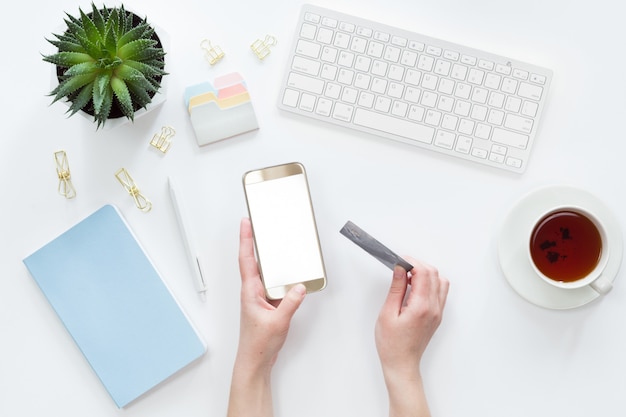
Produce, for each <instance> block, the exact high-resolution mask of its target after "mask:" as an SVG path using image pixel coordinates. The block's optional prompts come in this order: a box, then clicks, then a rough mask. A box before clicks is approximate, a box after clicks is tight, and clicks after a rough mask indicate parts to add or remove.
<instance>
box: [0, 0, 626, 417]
mask: <svg viewBox="0 0 626 417" xmlns="http://www.w3.org/2000/svg"><path fill="white" fill-rule="evenodd" d="M79 4H80V5H81V6H82V7H83V8H89V7H90V3H89V2H88V1H81V2H78V3H77V2H75V1H68V0H58V1H53V2H46V1H42V0H38V1H35V2H25V1H20V2H13V3H12V5H11V12H8V11H6V12H5V13H3V14H2V18H1V19H2V25H0V34H1V36H2V39H3V48H2V56H3V58H2V63H3V65H2V67H1V70H0V71H2V77H1V80H2V93H3V94H2V96H3V97H2V101H1V104H0V106H1V114H2V148H1V150H0V151H1V157H0V158H1V164H0V170H1V172H0V177H1V178H2V184H3V185H2V194H3V197H2V202H3V203H2V215H1V216H0V236H1V239H2V240H1V242H2V243H1V244H2V246H1V248H0V268H1V270H0V329H1V331H2V336H1V342H0V415H2V416H38V415H46V416H51V417H52V416H86V415H88V416H90V417H100V416H112V415H127V416H151V417H159V416H187V417H194V416H219V415H224V413H225V411H226V405H227V400H228V391H229V384H230V373H231V369H232V363H233V360H234V356H235V350H236V346H237V340H238V328H239V326H238V324H239V287H240V285H239V273H238V268H237V248H238V229H239V221H240V219H241V217H243V216H245V215H246V209H245V200H244V194H243V189H242V185H241V176H242V174H243V173H244V172H246V171H248V170H250V169H254V168H259V167H263V166H267V165H273V164H278V163H284V162H291V161H299V162H301V163H303V164H304V165H305V167H306V169H307V173H308V176H309V182H310V187H311V193H312V197H313V203H314V206H315V211H316V215H317V222H318V226H319V232H320V239H321V242H322V248H323V251H324V256H325V259H326V263H327V265H326V267H327V272H328V277H329V278H328V279H329V282H328V287H327V288H326V289H325V290H324V291H323V292H320V293H317V294H311V295H310V296H309V297H307V299H306V300H305V302H304V304H303V305H302V307H301V309H300V310H299V311H298V312H297V314H296V316H295V318H294V320H293V323H292V328H291V332H290V334H289V338H288V340H287V342H286V344H285V347H284V349H283V351H282V353H281V355H280V357H279V360H278V363H277V365H276V367H275V370H274V374H273V386H274V396H275V409H276V415H277V416H299V417H313V416H316V417H317V416H363V417H374V416H381V415H385V414H386V413H387V399H386V392H385V388H384V384H383V381H382V374H381V371H380V368H379V363H378V359H377V355H376V351H375V347H374V337H373V328H374V322H375V319H376V316H377V314H378V311H379V308H380V306H381V304H382V302H383V299H384V296H385V294H386V291H387V288H388V284H389V279H390V272H389V270H387V269H386V268H385V267H384V266H383V265H382V264H380V263H378V262H377V261H375V260H374V259H373V258H371V257H370V256H368V255H367V254H365V252H363V251H362V250H360V249H359V248H357V247H356V246H355V245H354V244H352V243H350V242H349V241H348V240H347V239H346V238H345V237H343V236H341V235H340V234H339V229H340V228H341V227H342V226H343V224H344V223H345V222H346V221H347V220H352V221H354V222H355V223H356V224H358V225H359V226H361V227H363V228H364V229H365V230H366V231H368V232H369V233H371V234H372V235H373V236H375V237H376V238H377V239H379V240H381V241H382V242H384V243H386V244H387V245H388V246H390V247H391V248H392V249H393V250H395V251H397V252H399V253H401V254H408V255H412V256H414V257H417V258H418V259H421V260H424V261H427V262H429V263H431V264H434V265H436V266H437V267H438V268H439V269H440V271H441V273H442V274H444V275H445V276H447V277H448V278H449V279H450V281H451V289H450V295H449V298H448V305H447V309H446V312H445V316H444V320H443V323H442V325H441V327H440V329H439V331H438V333H437V334H436V336H435V337H434V339H433V340H432V343H431V344H430V346H429V348H428V350H427V353H426V355H425V357H424V361H423V374H424V378H425V383H426V389H427V394H428V397H429V400H430V406H431V409H432V412H433V414H434V415H437V416H454V417H458V416H481V417H486V416H494V417H495V416H497V417H500V416H507V417H517V416H524V417H525V416H530V415H532V416H546V417H547V416H550V417H552V416H570V417H574V416H589V415H594V416H603V417H609V416H623V415H624V413H625V412H626V397H625V396H624V392H626V377H625V376H624V375H625V374H626V356H625V354H624V352H626V327H625V326H624V322H625V319H624V317H626V283H625V282H624V279H623V277H622V276H618V278H617V280H616V281H615V288H614V289H613V291H612V292H611V293H610V294H609V295H607V296H606V297H604V298H603V299H602V300H598V301H595V302H593V303H591V304H588V305H586V306H584V307H582V308H578V309H573V310H566V311H553V310H548V309H544V308H541V307H537V306H535V305H533V304H530V303H529V302H527V301H525V300H524V299H523V298H522V297H520V296H519V295H518V294H517V293H516V292H515V291H513V290H512V288H511V287H510V286H509V285H508V283H507V281H506V280H505V279H504V277H503V274H502V272H501V269H500V267H499V264H498V259H497V237H498V234H499V230H500V224H501V222H502V221H503V219H504V216H505V215H506V213H507V211H508V210H509V209H510V208H511V207H512V206H513V205H514V204H515V202H516V201H517V200H518V199H519V198H520V197H521V196H523V195H524V194H526V193H527V192H529V191H531V190H533V189H535V188H537V187H540V186H543V185H549V184H570V185H576V186H578V187H581V188H583V189H586V190H589V191H592V192H593V193H594V194H595V195H596V196H598V197H599V198H600V199H601V200H602V201H604V202H605V204H606V205H607V206H608V207H609V209H611V210H612V211H613V212H614V213H615V214H616V215H617V218H618V220H619V222H620V225H621V228H622V232H623V231H624V225H625V224H626V214H625V212H624V206H625V205H626V193H625V191H624V154H625V151H626V145H624V128H623V120H624V114H625V110H626V104H625V101H624V92H625V91H626V81H625V80H626V78H625V77H624V76H623V72H624V68H626V59H625V58H624V53H623V52H624V39H626V26H624V25H623V16H624V14H623V12H624V7H623V5H622V3H621V2H618V1H615V0H614V1H608V0H599V1H594V2H581V1H565V0H562V1H545V0H527V1H525V2H519V1H509V0H500V1H495V0H477V1H471V2H470V1H466V0H441V1H422V0H413V1H373V0H361V1H359V2H350V1H344V0H333V1H330V0H320V1H319V3H318V4H320V5H322V6H324V5H326V6H333V7H335V8H337V9H339V10H343V11H347V12H351V13H353V14H357V15H360V16H362V17H365V18H370V19H375V20H379V21H381V22H384V23H390V24H394V25H397V26H399V27H402V28H406V29H411V30H414V31H417V32H422V33H424V34H427V35H430V36H433V37H439V38H443V39H446V40H449V41H453V42H460V43H464V44H467V45H468V46H472V47H476V48H479V49H485V50H488V51H491V52H494V53H500V54H502V55H506V56H510V57H512V58H516V59H519V60H522V61H529V62H532V63H534V64H537V65H541V66H545V67H548V68H551V69H552V70H553V71H554V81H553V84H552V87H551V91H550V93H549V99H548V103H547V106H546V108H545V112H544V118H543V120H542V123H541V126H540V129H539V136H538V138H537V140H536V142H535V146H534V150H533V154H532V159H531V163H530V165H529V167H528V170H527V172H526V173H525V174H524V175H522V176H518V175H515V174H506V173H501V172H497V171H494V170H493V169H490V168H483V167H480V166H478V165H475V164H470V163H467V162H463V161H460V160H453V159H451V158H449V157H444V156H440V155H437V154H434V153H432V152H427V151H424V150H421V149H417V148H412V147H409V146H407V145H404V144H401V143H395V142H392V141H388V140H382V139H378V138H375V137H371V136H368V135H364V134H358V133H353V132H351V131H348V130H342V129H338V128H335V127H334V126H330V125H326V124H321V123H316V122H313V121H309V120H305V119H302V118H299V117H296V116H292V115H289V114H284V113H281V112H280V111H279V110H278V109H277V107H276V102H277V99H278V97H277V95H278V90H279V86H280V82H281V79H282V76H283V74H284V67H285V64H286V60H287V51H288V45H289V44H290V43H291V37H292V34H293V31H294V29H295V22H296V18H297V16H298V13H299V9H300V2H299V1H287V0H284V1H272V0H267V1H254V2H252V1H249V2H237V1H226V2H218V1H214V0H205V1H193V0H179V1H173V2H161V1H159V2H155V1H145V0H144V1H141V0H129V1H128V2H127V3H126V5H127V7H129V8H130V9H132V10H134V11H138V12H139V13H140V14H143V15H147V16H148V19H149V21H150V22H152V23H154V24H156V25H158V26H160V27H161V28H163V29H164V30H165V31H166V32H167V33H168V34H169V37H170V44H169V49H168V51H167V52H168V55H167V64H166V65H167V66H166V69H167V71H168V72H169V73H170V75H169V76H168V77H167V79H168V82H167V84H168V85H167V86H168V89H167V101H166V102H165V104H164V105H163V107H161V108H160V109H159V110H158V111H156V112H154V113H151V114H149V115H147V116H145V117H143V118H140V119H138V120H137V121H136V122H135V123H134V125H131V124H127V125H124V126H121V127H117V128H115V129H110V130H104V131H97V132H96V131H95V125H94V124H92V123H91V122H90V121H89V120H87V119H84V118H82V117H81V116H79V115H76V116H74V117H72V118H70V119H66V117H65V115H64V112H65V110H66V107H64V105H63V104H61V103H56V104H54V105H52V106H50V105H49V104H50V102H51V100H50V97H47V96H46V94H47V93H48V92H49V90H50V88H51V87H50V85H51V84H50V83H51V81H50V78H51V66H50V64H47V63H44V62H43V61H42V60H41V54H42V53H50V52H51V51H52V47H51V45H49V44H47V43H46V41H45V39H44V38H45V37H50V36H51V35H50V34H51V32H53V31H55V30H58V28H59V27H60V26H61V24H62V19H63V17H64V11H67V12H69V13H72V14H75V13H76V12H77V10H78V6H79ZM109 5H113V4H109ZM268 33H270V34H273V35H275V36H276V37H277V39H278V42H279V43H278V45H277V46H276V47H275V48H274V49H273V52H272V54H271V55H270V56H269V57H268V58H267V59H266V60H265V61H264V62H259V61H258V60H257V59H256V57H254V55H253V54H252V53H251V51H250V49H249V45H250V44H251V43H252V42H253V41H254V40H255V39H257V38H260V37H264V36H265V35H266V34H268ZM204 38H210V39H211V40H213V42H214V43H215V44H218V45H220V46H221V47H222V48H223V49H224V50H225V52H226V57H225V58H224V60H223V61H222V62H220V63H219V64H218V65H216V66H215V67H210V66H209V65H208V64H207V63H206V61H204V59H203V56H202V50H201V49H200V46H199V45H200V42H201V40H202V39H204ZM230 71H239V72H240V73H241V74H242V75H243V76H244V78H245V79H246V81H247V85H248V87H249V89H250V92H251V96H252V100H253V103H254V105H255V108H256V112H257V116H258V119H259V124H260V126H261V128H260V130H259V131H257V132H254V133H251V134H246V135H244V136H240V137H237V138H234V139H229V140H227V141H223V142H220V143H216V144H213V145H210V146H207V147H204V148H202V149H200V148H199V147H198V146H197V145H196V143H195V140H194V137H193V132H192V130H191V125H190V122H189V119H188V116H187V114H186V110H185V108H184V105H183V99H182V97H183V91H184V88H185V87H186V86H188V85H191V84H195V83H198V82H202V81H206V80H211V79H213V78H214V77H215V76H218V75H222V74H225V73H228V72H230ZM163 125H171V126H173V127H174V128H175V129H176V131H177V134H176V136H175V137H174V144H173V147H172V149H171V150H170V152H169V153H168V154H166V155H161V154H160V153H159V152H158V151H155V150H153V149H151V148H150V147H149V145H148V143H149V141H150V139H151V138H152V135H153V134H154V133H156V132H157V131H159V130H160V128H161V126H163ZM58 149H64V150H66V151H67V154H68V158H69V163H70V167H71V170H72V178H73V182H74V185H75V186H76V189H77V192H78V196H77V197H76V199H74V200H72V201H67V200H65V199H64V198H63V197H62V196H59V195H58V194H57V191H56V187H57V178H56V173H55V167H54V160H53V152H54V151H56V150H58ZM121 167H125V168H126V169H128V171H129V172H130V174H131V175H132V176H133V178H134V179H135V181H136V182H137V185H138V186H139V188H140V189H141V190H142V191H143V192H144V193H145V195H146V196H147V197H148V198H150V199H151V200H152V202H153V204H154V208H153V209H152V211H151V212H150V213H147V214H145V213H142V212H140V211H139V210H137V209H136V208H135V207H134V205H133V203H132V199H131V198H130V197H129V196H128V195H127V194H126V193H125V191H124V190H123V189H122V187H121V186H120V184H119V183H118V182H117V181H116V179H115V178H114V173H115V171H117V170H118V169H119V168H121ZM169 175H175V176H176V177H177V179H178V182H179V183H180V184H182V186H181V192H182V193H184V195H185V199H186V200H187V201H188V202H189V204H188V206H189V207H187V210H188V212H189V217H190V219H191V221H192V222H193V223H194V225H195V232H196V233H195V234H196V237H197V240H198V247H199V248H200V250H201V252H202V255H203V263H204V265H205V270H206V271H207V273H208V276H209V281H210V290H209V294H208V299H207V301H206V302H204V303H202V302H201V301H199V299H198V298H197V296H196V294H195V293H194V289H193V283H192V281H191V278H190V272H189V269H188V265H187V263H186V257H185V253H184V250H183V245H182V241H181V239H180V236H179V232H178V229H177V227H176V223H175V216H174V211H173V209H172V206H171V204H170V201H169V198H168V192H167V177H168V176H169ZM106 203H113V204H116V205H117V206H118V207H119V208H120V209H121V211H122V213H123V214H124V215H125V217H126V218H127V220H128V222H129V223H130V225H131V227H132V228H133V230H134V231H135V233H136V234H137V236H138V237H139V240H140V241H141V243H142V244H143V245H144V247H145V248H146V250H147V252H148V253H149V254H150V256H151V257H152V258H153V259H154V261H155V263H156V265H157V267H158V268H159V270H160V271H161V273H162V275H163V277H164V280H165V281H166V282H167V284H168V285H169V286H170V287H171V289H172V292H173V293H174V294H175V296H176V297H177V299H178V300H179V301H180V303H181V305H182V306H183V308H184V309H185V310H186V311H187V312H188V313H189V315H190V317H191V319H192V320H193V322H194V323H195V324H196V325H197V327H198V329H199V331H200V333H201V334H202V336H203V338H205V339H206V341H207V343H208V353H207V355H206V356H205V357H204V358H203V359H202V360H201V361H199V362H197V363H195V364H194V365H192V366H191V367H189V368H188V369H186V370H185V371H184V372H182V373H180V374H178V375H176V376H175V377H173V378H172V379H170V380H168V381H167V382H166V383H165V384H163V385H161V386H159V387H158V388H157V389H156V390H154V391H152V392H150V393H149V394H148V395H146V396H145V397H142V398H141V399H140V400H138V401H137V402H135V403H134V404H132V405H131V406H129V407H128V408H127V409H125V410H117V409H116V408H115V406H114V404H113V402H112V401H111V399H110V398H109V397H108V394H107V393H106V391H105V390H104V388H103V387H102V386H101V384H100V382H99V381H98V380H97V378H96V376H95V375H94V374H93V372H92V371H91V369H90V368H89V366H88V365H87V363H86V361H85V360H84V359H83V357H82V356H81V354H80V352H79V351H78V349H77V348H76V346H75V345H74V343H73V341H72V339H71V338H70V337H69V335H68V334H67V333H66V332H65V329H64V328H63V326H62V324H61V322H60V321H59V320H58V319H57V317H56V316H55V315H54V312H53V311H52V309H51V308H50V307H49V305H48V304H47V302H46V300H45V298H44V297H43V295H42V294H41V292H40V291H39V289H38V288H37V286H36V284H35V283H34V281H33V280H32V279H31V277H30V276H29V275H28V273H27V271H26V269H25V267H24V266H23V264H22V262H21V260H22V258H24V257H25V256H27V255H28V254H30V253H31V252H32V251H34V250H36V249H37V248H38V247H40V246H41V245H43V244H44V243H46V242H48V241H49V240H50V239H52V238H53V237H55V236H56V235H58V234H60V233H61V232H63V231H64V230H65V229H67V228H68V227H69V226H71V225H73V224H74V223H76V222H77V221H79V220H80V219H82V218H84V217H85V216H87V215H88V214H90V213H91V212H93V211H95V210H96V209H97V208H99V207H100V206H102V205H103V204H106ZM620 275H623V271H622V272H620Z"/></svg>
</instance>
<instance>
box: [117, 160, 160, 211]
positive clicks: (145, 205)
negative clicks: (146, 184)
mask: <svg viewBox="0 0 626 417" xmlns="http://www.w3.org/2000/svg"><path fill="white" fill-rule="evenodd" d="M115 178H117V180H118V181H119V182H120V184H122V186H123V187H124V189H125V190H126V191H128V194H130V195H131V196H132V197H133V200H135V205H136V206H137V208H138V209H139V210H141V211H143V212H144V213H147V212H149V211H150V210H151V209H152V203H151V202H150V200H148V199H147V198H146V197H144V195H143V194H141V192H140V191H139V189H138V188H137V186H136V185H135V182H134V181H133V178H132V177H131V176H130V174H128V171H126V168H120V169H119V170H118V171H117V172H116V173H115Z"/></svg>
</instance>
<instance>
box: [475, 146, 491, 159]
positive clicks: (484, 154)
mask: <svg viewBox="0 0 626 417" xmlns="http://www.w3.org/2000/svg"><path fill="white" fill-rule="evenodd" d="M487 154H488V152H487V151H486V150H484V149H480V148H473V149H472V156H475V157H476V158H480V159H486V158H487Z"/></svg>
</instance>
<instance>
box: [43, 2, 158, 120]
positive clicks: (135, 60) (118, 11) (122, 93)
mask: <svg viewBox="0 0 626 417" xmlns="http://www.w3.org/2000/svg"><path fill="white" fill-rule="evenodd" d="M79 12H80V16H79V17H74V16H71V15H70V14H67V16H68V18H67V19H65V24H66V26H67V28H66V29H65V31H64V32H63V33H62V34H53V35H54V37H55V39H47V40H48V42H50V43H51V44H52V45H54V46H55V47H56V48H57V52H56V53H53V54H50V55H44V56H43V60H44V61H46V62H50V63H52V64H54V65H55V66H56V77H57V79H58V85H57V86H56V87H55V88H54V89H53V90H52V92H51V93H50V95H51V96H54V99H53V103H54V102H56V101H58V100H61V99H63V98H65V99H67V101H68V102H69V103H70V107H69V109H68V113H70V116H72V115H73V114H75V113H76V112H78V111H84V112H86V113H88V114H90V115H92V116H93V119H94V121H95V122H97V128H99V127H101V126H104V124H105V122H106V121H107V120H109V119H113V118H120V117H121V118H123V117H126V118H127V119H130V120H131V121H132V120H134V117H135V112H137V111H139V110H140V109H145V108H146V106H148V104H149V103H151V102H152V101H153V98H154V96H155V95H156V94H157V93H158V92H159V89H160V88H161V83H162V80H163V77H164V76H165V75H167V73H166V72H165V70H164V68H165V59H164V57H165V51H164V49H163V44H162V42H161V39H160V38H159V36H158V35H157V33H156V32H155V30H154V28H153V27H152V26H151V25H150V24H148V22H147V19H146V18H143V19H142V18H140V17H139V16H137V15H136V14H134V13H132V12H128V11H126V10H125V9H124V6H123V5H122V6H120V7H113V8H107V7H106V6H102V7H100V8H98V7H96V6H95V5H94V4H93V3H92V11H91V12H90V13H85V12H83V11H82V10H81V9H80V8H79Z"/></svg>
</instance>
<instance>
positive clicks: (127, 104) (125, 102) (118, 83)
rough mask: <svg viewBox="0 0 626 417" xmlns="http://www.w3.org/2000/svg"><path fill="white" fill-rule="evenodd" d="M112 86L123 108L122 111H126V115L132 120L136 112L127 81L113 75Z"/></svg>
mask: <svg viewBox="0 0 626 417" xmlns="http://www.w3.org/2000/svg"><path fill="white" fill-rule="evenodd" d="M111 88H112V89H113V93H114V94H115V98H117V101H118V103H119V104H120V109H121V110H122V113H124V115H125V116H126V117H128V118H130V119H131V120H132V119H133V116H134V114H135V110H134V109H133V101H132V99H131V97H130V92H129V91H128V87H127V86H126V83H125V82H124V80H122V79H121V78H118V77H112V78H111Z"/></svg>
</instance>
